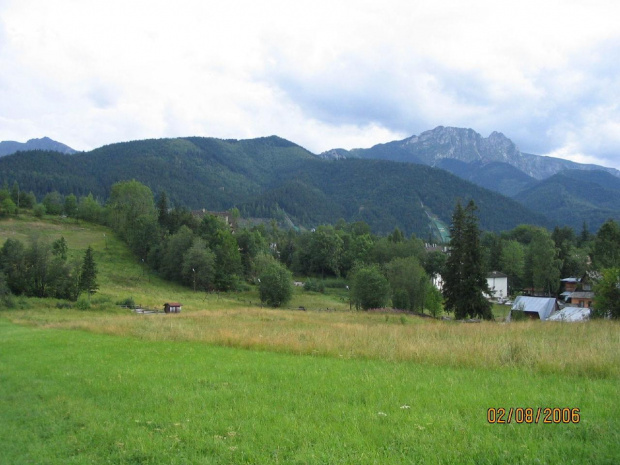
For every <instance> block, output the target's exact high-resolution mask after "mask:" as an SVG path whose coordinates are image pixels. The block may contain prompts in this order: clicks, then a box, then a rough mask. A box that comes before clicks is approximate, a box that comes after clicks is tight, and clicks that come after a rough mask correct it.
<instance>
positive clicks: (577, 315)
mask: <svg viewBox="0 0 620 465" xmlns="http://www.w3.org/2000/svg"><path fill="white" fill-rule="evenodd" d="M588 318H590V309H589V308H585V307H564V308H563V309H562V310H560V311H559V312H557V313H554V314H553V315H551V316H550V317H549V321H584V320H587V319H588Z"/></svg>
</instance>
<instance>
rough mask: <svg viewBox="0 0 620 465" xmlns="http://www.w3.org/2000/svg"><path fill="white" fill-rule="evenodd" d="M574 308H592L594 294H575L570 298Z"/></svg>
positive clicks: (587, 292)
mask: <svg viewBox="0 0 620 465" xmlns="http://www.w3.org/2000/svg"><path fill="white" fill-rule="evenodd" d="M570 303H571V306H572V307H581V308H591V307H592V304H593V303H594V292H589V291H581V292H573V293H572V294H571V296H570Z"/></svg>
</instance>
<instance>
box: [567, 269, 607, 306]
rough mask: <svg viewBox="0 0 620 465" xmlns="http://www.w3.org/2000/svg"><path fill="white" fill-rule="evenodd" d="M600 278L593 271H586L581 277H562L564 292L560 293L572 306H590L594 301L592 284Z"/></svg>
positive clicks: (598, 274)
mask: <svg viewBox="0 0 620 465" xmlns="http://www.w3.org/2000/svg"><path fill="white" fill-rule="evenodd" d="M600 279H601V275H600V273H598V272H595V271H588V272H586V274H585V275H584V276H583V277H582V278H564V279H562V280H561V282H562V286H563V287H564V292H562V294H560V295H561V296H562V297H563V298H564V300H565V301H566V302H567V303H568V304H570V305H571V306H573V307H585V308H590V307H592V303H593V302H594V292H592V289H593V286H594V284H595V283H597V282H598V281H599V280H600Z"/></svg>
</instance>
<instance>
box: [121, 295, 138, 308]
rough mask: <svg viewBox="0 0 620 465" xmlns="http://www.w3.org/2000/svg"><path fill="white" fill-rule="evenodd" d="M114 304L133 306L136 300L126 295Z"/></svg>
mask: <svg viewBox="0 0 620 465" xmlns="http://www.w3.org/2000/svg"><path fill="white" fill-rule="evenodd" d="M116 305H122V306H123V307H132V308H133V307H135V306H136V302H135V301H134V300H133V297H127V298H126V299H123V300H119V301H118V302H116Z"/></svg>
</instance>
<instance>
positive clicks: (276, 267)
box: [258, 262, 293, 307]
mask: <svg viewBox="0 0 620 465" xmlns="http://www.w3.org/2000/svg"><path fill="white" fill-rule="evenodd" d="M259 281H260V282H259V284H258V290H259V294H260V300H261V302H263V303H264V304H267V305H269V306H271V307H281V306H282V305H285V304H287V303H288V302H290V300H291V298H292V297H293V275H292V274H291V272H290V271H289V270H288V269H286V267H285V266H284V265H282V264H280V263H278V262H273V263H271V264H269V265H267V267H266V268H265V269H264V271H263V272H262V273H261V275H260V277H259Z"/></svg>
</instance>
